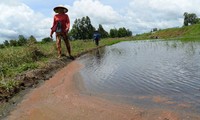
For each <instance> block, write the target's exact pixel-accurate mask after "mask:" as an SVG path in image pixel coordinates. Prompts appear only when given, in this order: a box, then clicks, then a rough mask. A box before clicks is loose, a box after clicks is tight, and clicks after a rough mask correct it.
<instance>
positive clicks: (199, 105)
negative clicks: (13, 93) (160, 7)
mask: <svg viewBox="0 0 200 120" xmlns="http://www.w3.org/2000/svg"><path fill="white" fill-rule="evenodd" d="M199 51H200V43H193V42H187V43H183V42H178V41H156V42H155V41H136V42H121V43H119V44H115V45H112V46H109V47H105V48H103V49H99V50H98V51H97V52H96V51H95V52H94V53H90V54H87V55H85V56H83V57H81V58H80V60H79V61H80V62H81V63H82V64H84V65H85V67H84V68H83V69H82V70H81V74H82V76H83V78H84V84H85V87H86V88H87V91H88V92H90V93H96V94H104V95H108V96H109V95H110V96H112V95H116V96H118V97H119V96H121V98H126V100H127V99H129V100H127V101H129V102H130V101H131V102H133V103H135V102H136V101H135V99H136V100H141V99H138V98H141V97H142V96H146V98H148V100H149V101H153V102H155V100H156V99H157V100H164V101H167V102H168V103H171V104H172V103H173V104H174V103H176V105H177V106H185V108H189V107H188V106H190V108H191V107H192V108H195V110H197V111H199V112H200V101H199V99H200V54H199ZM97 53H98V54H97ZM149 96H161V97H160V99H158V98H159V97H154V98H151V99H150V98H149ZM162 96H164V97H162ZM119 98H120V97H119ZM133 98H134V99H133ZM144 98H145V97H144ZM161 98H162V99H161ZM164 98H167V99H164ZM168 99H169V100H168ZM126 100H125V101H126ZM186 103H188V104H189V105H188V104H186Z"/></svg>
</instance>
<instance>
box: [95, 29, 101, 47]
mask: <svg viewBox="0 0 200 120" xmlns="http://www.w3.org/2000/svg"><path fill="white" fill-rule="evenodd" d="M100 36H101V35H100V33H99V31H97V30H96V31H94V34H93V40H94V42H95V44H96V46H99V40H100Z"/></svg>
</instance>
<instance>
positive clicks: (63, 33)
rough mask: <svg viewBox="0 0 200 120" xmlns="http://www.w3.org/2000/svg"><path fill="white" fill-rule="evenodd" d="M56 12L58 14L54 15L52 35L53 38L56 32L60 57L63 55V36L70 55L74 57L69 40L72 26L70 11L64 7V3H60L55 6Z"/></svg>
mask: <svg viewBox="0 0 200 120" xmlns="http://www.w3.org/2000/svg"><path fill="white" fill-rule="evenodd" d="M53 10H54V12H55V13H56V15H55V16H54V21H53V26H52V28H51V33H50V37H51V38H52V35H53V33H54V32H55V33H56V46H57V50H58V58H60V57H61V55H62V51H61V38H63V40H64V42H65V45H66V48H67V51H68V54H69V57H70V58H72V55H71V46H70V43H69V40H68V36H67V34H68V31H69V28H70V20H69V16H68V15H67V14H66V13H67V12H68V9H67V8H66V7H64V6H63V5H59V6H57V7H55V8H54V9H53Z"/></svg>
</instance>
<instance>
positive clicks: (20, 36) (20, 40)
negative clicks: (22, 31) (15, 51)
mask: <svg viewBox="0 0 200 120" xmlns="http://www.w3.org/2000/svg"><path fill="white" fill-rule="evenodd" d="M17 43H18V45H19V46H22V45H25V44H26V43H27V39H26V38H25V37H24V36H23V35H19V37H18V42H17Z"/></svg>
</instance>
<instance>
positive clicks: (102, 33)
mask: <svg viewBox="0 0 200 120" xmlns="http://www.w3.org/2000/svg"><path fill="white" fill-rule="evenodd" d="M98 31H99V33H100V34H101V38H107V37H108V32H106V31H105V30H104V28H103V26H102V25H101V24H99V28H98Z"/></svg>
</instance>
